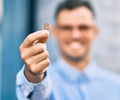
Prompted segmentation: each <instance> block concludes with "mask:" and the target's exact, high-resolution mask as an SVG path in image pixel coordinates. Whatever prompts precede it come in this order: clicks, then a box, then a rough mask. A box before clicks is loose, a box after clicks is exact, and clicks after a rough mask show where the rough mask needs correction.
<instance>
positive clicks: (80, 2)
mask: <svg viewBox="0 0 120 100" xmlns="http://www.w3.org/2000/svg"><path fill="white" fill-rule="evenodd" d="M81 6H84V7H87V8H88V9H89V10H90V11H91V12H92V14H93V17H95V11H94V9H93V6H92V4H91V3H90V1H88V0H65V1H63V2H61V3H60V4H59V5H58V6H57V8H56V12H55V19H57V16H58V14H59V12H60V11H61V10H63V9H69V10H72V9H75V8H77V7H81Z"/></svg>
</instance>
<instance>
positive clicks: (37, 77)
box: [24, 66, 44, 83]
mask: <svg viewBox="0 0 120 100" xmlns="http://www.w3.org/2000/svg"><path fill="white" fill-rule="evenodd" d="M24 75H25V77H26V78H27V80H28V81H29V82H32V83H39V82H40V81H42V79H43V78H44V73H42V74H40V73H33V72H32V71H31V70H30V69H29V68H28V67H27V66H25V69H24Z"/></svg>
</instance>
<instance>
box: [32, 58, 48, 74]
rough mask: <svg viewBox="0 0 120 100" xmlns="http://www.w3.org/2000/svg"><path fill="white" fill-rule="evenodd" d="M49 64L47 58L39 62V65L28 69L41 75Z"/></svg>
mask: <svg viewBox="0 0 120 100" xmlns="http://www.w3.org/2000/svg"><path fill="white" fill-rule="evenodd" d="M49 64H50V60H49V59H48V58H47V59H45V60H43V61H41V62H40V63H38V64H35V65H33V66H31V68H30V69H31V71H32V72H33V73H43V72H45V71H46V68H47V67H48V65H49Z"/></svg>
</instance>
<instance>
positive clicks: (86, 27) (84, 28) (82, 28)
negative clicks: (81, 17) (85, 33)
mask: <svg viewBox="0 0 120 100" xmlns="http://www.w3.org/2000/svg"><path fill="white" fill-rule="evenodd" d="M79 29H80V30H89V29H90V27H89V26H80V27H79Z"/></svg>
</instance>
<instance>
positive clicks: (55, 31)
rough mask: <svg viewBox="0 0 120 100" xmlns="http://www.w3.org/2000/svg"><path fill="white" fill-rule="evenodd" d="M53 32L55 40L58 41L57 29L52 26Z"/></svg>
mask: <svg viewBox="0 0 120 100" xmlns="http://www.w3.org/2000/svg"><path fill="white" fill-rule="evenodd" d="M51 31H52V35H53V37H54V39H57V28H56V26H55V25H53V26H52V28H51Z"/></svg>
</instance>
